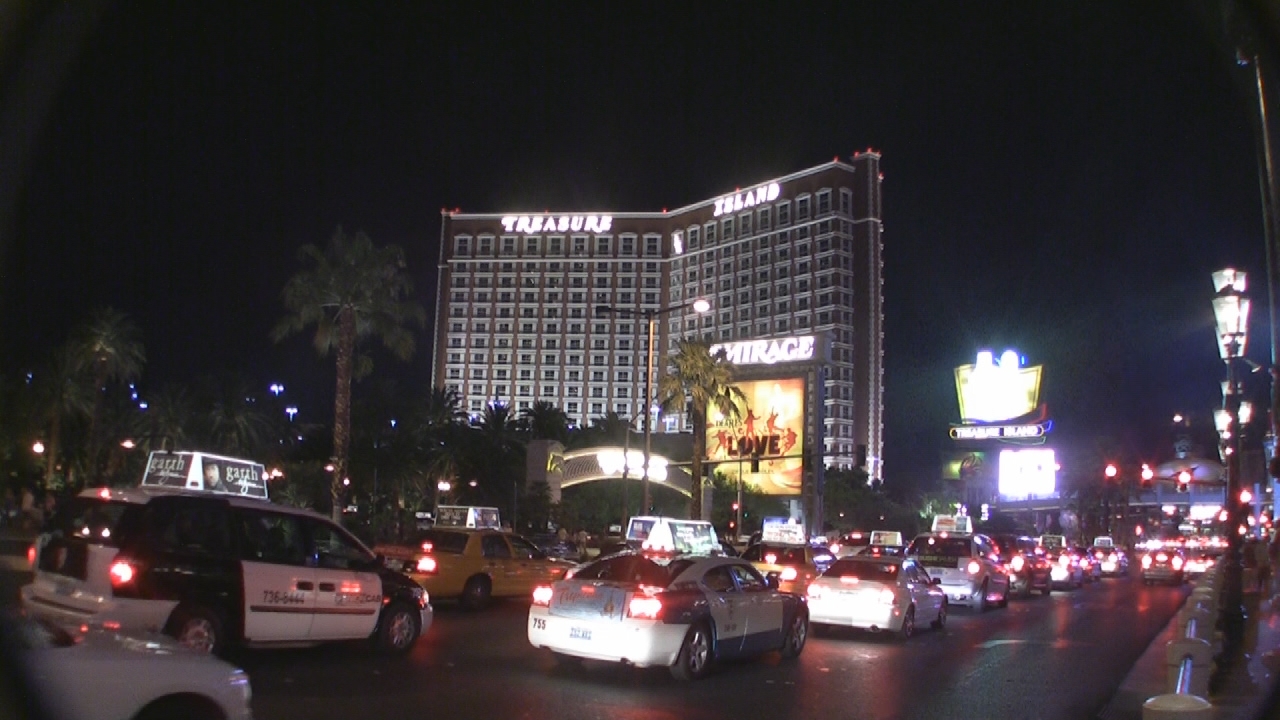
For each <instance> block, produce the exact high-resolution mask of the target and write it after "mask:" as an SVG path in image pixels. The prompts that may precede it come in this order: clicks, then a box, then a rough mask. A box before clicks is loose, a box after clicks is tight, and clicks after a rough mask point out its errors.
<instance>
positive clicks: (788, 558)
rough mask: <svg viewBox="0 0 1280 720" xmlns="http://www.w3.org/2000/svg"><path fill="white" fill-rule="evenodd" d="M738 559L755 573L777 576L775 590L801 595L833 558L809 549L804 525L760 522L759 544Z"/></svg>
mask: <svg viewBox="0 0 1280 720" xmlns="http://www.w3.org/2000/svg"><path fill="white" fill-rule="evenodd" d="M742 559H743V560H746V561H747V562H749V563H751V564H752V565H754V566H755V568H756V569H757V570H759V571H760V572H762V573H764V574H765V575H769V574H772V573H776V574H777V576H778V589H779V590H781V591H782V592H790V593H797V594H801V595H803V594H804V592H805V590H807V589H808V587H809V583H810V582H813V579H814V578H816V577H818V576H819V575H821V574H822V571H823V570H825V569H826V565H828V564H830V563H831V561H832V560H833V559H834V557H833V556H832V555H831V553H830V552H828V551H827V549H826V548H822V547H818V548H815V547H814V546H812V545H810V544H809V542H808V537H807V535H806V534H805V531H804V525H803V524H802V523H800V522H798V521H797V520H794V519H791V518H772V517H767V518H765V519H764V524H763V527H762V528H761V532H760V542H757V543H755V544H754V545H752V546H750V547H748V548H747V549H746V551H745V552H743V553H742Z"/></svg>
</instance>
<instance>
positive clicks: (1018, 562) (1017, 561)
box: [1010, 555, 1027, 572]
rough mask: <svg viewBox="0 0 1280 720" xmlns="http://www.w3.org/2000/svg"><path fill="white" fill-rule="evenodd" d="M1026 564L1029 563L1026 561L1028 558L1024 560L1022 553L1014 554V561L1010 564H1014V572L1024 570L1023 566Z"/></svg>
mask: <svg viewBox="0 0 1280 720" xmlns="http://www.w3.org/2000/svg"><path fill="white" fill-rule="evenodd" d="M1026 564H1027V561H1026V560H1023V559H1022V556H1021V555H1014V556H1013V562H1012V563H1010V565H1012V566H1013V571H1014V572H1022V568H1023V567H1024V566H1025V565H1026Z"/></svg>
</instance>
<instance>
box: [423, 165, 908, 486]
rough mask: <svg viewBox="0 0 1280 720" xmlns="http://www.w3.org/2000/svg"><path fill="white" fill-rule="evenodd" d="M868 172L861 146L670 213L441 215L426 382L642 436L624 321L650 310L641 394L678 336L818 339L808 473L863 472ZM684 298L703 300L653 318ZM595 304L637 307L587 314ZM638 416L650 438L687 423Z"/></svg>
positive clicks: (875, 332) (635, 324) (874, 445)
mask: <svg viewBox="0 0 1280 720" xmlns="http://www.w3.org/2000/svg"><path fill="white" fill-rule="evenodd" d="M881 182H882V175H881V173H880V155H879V154H878V153H876V152H873V151H870V150H868V151H867V152H860V153H856V154H855V155H853V156H852V157H851V158H850V159H848V160H847V161H845V160H839V159H837V160H833V161H832V162H829V163H825V164H822V165H818V166H816V167H811V168H808V169H806V170H801V171H799V172H795V173H792V174H790V175H786V176H784V177H780V178H776V179H773V180H766V181H764V182H761V183H757V184H753V185H746V186H743V187H742V188H740V189H738V190H735V191H733V192H731V193H726V194H724V195H722V196H718V197H713V198H709V199H707V200H702V201H699V202H696V203H694V204H691V205H687V206H685V207H682V208H678V209H675V210H670V211H663V212H608V211H591V212H586V211H577V210H573V211H566V212H539V213H534V212H503V213H484V214H473V213H462V212H456V211H445V212H444V213H443V218H442V223H441V237H440V261H439V267H438V272H439V284H438V297H437V301H436V315H435V320H434V332H435V346H434V347H435V356H434V362H433V366H432V368H433V369H432V385H433V386H436V387H445V388H449V389H453V390H456V391H457V392H458V394H459V395H460V396H461V397H462V399H463V407H464V409H465V410H466V411H467V412H468V413H470V414H471V415H472V416H476V415H479V414H480V413H481V412H483V410H484V407H485V405H486V404H488V403H491V402H502V403H506V404H508V405H510V406H511V407H512V408H513V409H514V410H515V411H516V412H522V411H524V410H526V409H528V408H530V407H532V405H533V404H534V403H535V402H537V401H539V400H542V401H546V402H550V403H551V404H553V405H555V406H557V407H559V408H561V409H562V410H564V411H565V413H566V414H567V415H568V416H569V418H570V420H571V421H572V422H574V423H577V424H582V425H588V424H590V423H591V421H592V420H594V419H596V418H601V417H604V416H605V414H606V413H609V412H614V413H617V414H618V415H619V416H620V417H622V418H625V419H630V420H631V421H632V424H633V425H634V426H636V427H637V428H642V427H643V414H644V406H645V401H644V394H645V371H646V365H647V361H648V323H647V321H646V320H645V319H644V318H643V317H639V315H643V314H645V313H658V314H659V315H658V320H657V322H656V324H655V345H656V350H657V352H656V354H655V358H654V371H655V378H654V386H655V387H656V383H657V378H656V375H657V374H660V373H662V372H663V371H664V369H665V368H666V366H667V357H668V355H669V353H671V352H672V351H673V350H674V348H675V345H676V341H677V340H679V339H681V338H700V339H702V340H705V341H707V342H709V343H712V344H717V343H731V342H739V341H743V340H759V339H771V338H772V339H779V338H789V337H795V336H821V337H824V342H823V343H822V344H823V345H824V346H825V347H827V348H829V356H828V359H827V360H826V361H825V365H826V367H825V368H824V369H825V372H824V373H823V374H822V378H823V379H822V387H821V388H820V391H819V393H818V402H817V403H815V405H816V407H817V408H820V409H821V414H820V415H816V416H813V417H811V421H812V422H813V423H815V424H816V425H817V428H816V429H818V433H817V435H816V437H817V438H818V441H819V442H820V443H821V444H822V447H821V454H822V458H823V465H824V466H825V467H833V468H852V467H855V466H862V467H865V468H866V470H867V472H868V473H869V475H870V477H871V479H873V480H874V479H879V478H881V477H882V470H883V463H882V460H881V458H882V457H883V455H882V452H883V412H884V407H883V406H884V403H883V354H884V351H883V347H884V329H883V317H884V313H883V307H882V305H883V295H882V285H883V259H882V251H883V238H882V234H883V227H882V222H881V197H880V192H881ZM694 299H706V300H708V301H709V302H710V304H711V310H710V311H709V312H705V313H698V312H695V311H694V310H693V308H692V307H684V308H681V309H677V310H672V311H668V310H669V309H671V308H677V307H679V306H682V305H689V304H690V303H691V301H692V300H694ZM603 305H607V306H611V307H613V308H618V309H630V310H633V311H634V313H635V315H628V314H626V313H615V314H612V315H608V316H604V317H600V316H599V314H598V312H597V308H598V306H603ZM651 412H652V415H651V422H653V423H654V425H653V426H652V427H653V431H654V432H655V433H662V432H687V431H688V430H689V429H690V428H689V427H688V426H687V423H688V419H687V418H686V417H684V416H682V415H664V414H660V413H659V412H658V411H657V410H652V411H651ZM811 437H812V436H811ZM814 450H815V455H816V452H817V448H815V449H814Z"/></svg>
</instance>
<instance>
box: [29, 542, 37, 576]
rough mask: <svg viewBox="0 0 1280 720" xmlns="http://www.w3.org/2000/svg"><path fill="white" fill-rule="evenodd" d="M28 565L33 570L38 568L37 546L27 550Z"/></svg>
mask: <svg viewBox="0 0 1280 720" xmlns="http://www.w3.org/2000/svg"><path fill="white" fill-rule="evenodd" d="M27 564H28V565H30V566H31V569H32V570H34V569H35V568H36V546H35V545H32V546H31V547H29V548H27Z"/></svg>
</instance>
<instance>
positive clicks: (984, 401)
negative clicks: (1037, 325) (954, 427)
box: [956, 350, 1042, 422]
mask: <svg viewBox="0 0 1280 720" xmlns="http://www.w3.org/2000/svg"><path fill="white" fill-rule="evenodd" d="M1021 364H1022V363H1021V359H1020V358H1019V357H1018V353H1017V352H1015V351H1013V350H1006V351H1004V353H1003V354H1002V355H1001V356H1000V361H999V363H997V362H996V359H995V354H994V353H992V352H991V351H990V350H983V351H982V352H980V353H978V361H977V362H976V363H974V364H973V365H962V366H960V367H958V368H956V392H957V394H958V395H959V396H960V417H961V419H963V420H964V421H965V422H999V421H1001V420H1009V419H1011V418H1017V417H1022V416H1024V415H1027V414H1029V413H1032V412H1034V411H1035V409H1036V405H1037V403H1038V402H1039V400H1040V373H1041V369H1042V368H1041V366H1039V365H1036V366H1034V367H1028V368H1024V367H1021Z"/></svg>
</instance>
